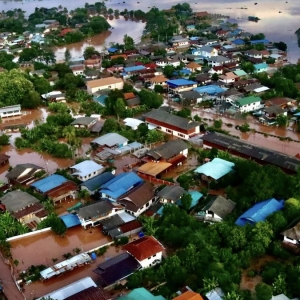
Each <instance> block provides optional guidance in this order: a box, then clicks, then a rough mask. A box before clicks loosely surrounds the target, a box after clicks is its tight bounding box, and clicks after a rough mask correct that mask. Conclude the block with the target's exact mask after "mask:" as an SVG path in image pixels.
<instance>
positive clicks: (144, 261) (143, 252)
mask: <svg viewBox="0 0 300 300" xmlns="http://www.w3.org/2000/svg"><path fill="white" fill-rule="evenodd" d="M123 250H125V251H127V252H128V253H129V254H130V255H132V256H133V257H134V258H135V259H136V260H137V261H138V262H139V263H140V265H141V266H142V269H145V268H149V267H151V266H154V265H156V264H158V263H161V261H162V252H163V251H164V250H165V248H164V247H163V245H162V244H161V243H160V242H159V241H158V240H157V239H156V238H155V237H153V236H143V237H142V238H140V239H137V240H135V241H133V242H130V243H128V244H126V245H124V246H123Z"/></svg>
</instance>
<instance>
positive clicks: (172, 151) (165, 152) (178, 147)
mask: <svg viewBox="0 0 300 300" xmlns="http://www.w3.org/2000/svg"><path fill="white" fill-rule="evenodd" d="M188 148H189V146H188V144H187V143H186V142H184V141H183V140H171V141H169V142H167V143H164V144H162V145H160V146H157V147H155V148H153V149H151V150H149V151H148V152H147V155H149V156H152V157H153V158H154V159H160V158H163V159H170V158H172V157H173V156H175V155H178V154H179V153H180V152H182V151H183V150H186V149H188Z"/></svg>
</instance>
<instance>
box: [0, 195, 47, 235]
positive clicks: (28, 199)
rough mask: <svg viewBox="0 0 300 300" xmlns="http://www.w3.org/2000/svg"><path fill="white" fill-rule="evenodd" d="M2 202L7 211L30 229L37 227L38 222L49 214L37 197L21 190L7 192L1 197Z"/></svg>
mask: <svg viewBox="0 0 300 300" xmlns="http://www.w3.org/2000/svg"><path fill="white" fill-rule="evenodd" d="M0 202H1V203H2V204H3V205H4V206H5V209H6V211H8V212H9V213H10V214H11V215H12V216H13V217H14V218H15V219H17V220H18V221H19V222H20V223H22V224H26V225H27V226H28V227H29V228H30V229H36V227H37V224H38V223H39V222H40V221H41V220H43V219H44V218H46V217H47V215H48V212H47V211H46V210H45V209H44V206H43V205H42V204H41V203H40V202H39V200H38V199H37V198H35V197H33V196H31V195H30V194H28V193H26V192H22V191H19V190H15V191H11V192H9V193H7V194H5V195H4V196H3V197H1V198H0Z"/></svg>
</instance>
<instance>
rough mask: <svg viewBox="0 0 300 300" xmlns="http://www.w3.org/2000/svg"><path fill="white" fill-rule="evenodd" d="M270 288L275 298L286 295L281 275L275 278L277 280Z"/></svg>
mask: <svg viewBox="0 0 300 300" xmlns="http://www.w3.org/2000/svg"><path fill="white" fill-rule="evenodd" d="M272 288H273V293H274V295H275V296H276V295H279V294H286V291H287V287H286V281H285V276H284V275H283V274H279V275H278V276H277V278H276V279H275V281H274V282H273V284H272Z"/></svg>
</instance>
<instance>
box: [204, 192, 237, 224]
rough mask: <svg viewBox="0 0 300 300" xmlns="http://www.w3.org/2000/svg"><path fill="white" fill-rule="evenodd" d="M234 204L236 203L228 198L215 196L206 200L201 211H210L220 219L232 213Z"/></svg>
mask: <svg viewBox="0 0 300 300" xmlns="http://www.w3.org/2000/svg"><path fill="white" fill-rule="evenodd" d="M235 206H236V203H235V202H233V201H231V200H230V199H226V198H224V197H222V196H216V197H214V198H213V199H212V200H210V201H209V202H208V204H207V205H206V206H205V207H204V208H203V209H202V210H203V211H205V210H208V211H212V212H213V213H215V214H216V215H218V216H219V217H221V218H222V219H224V218H226V217H227V215H229V214H230V213H232V211H233V210H234V208H235Z"/></svg>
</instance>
